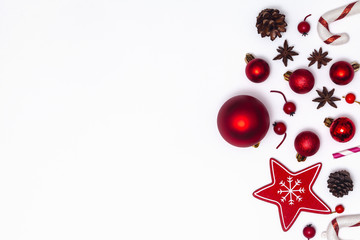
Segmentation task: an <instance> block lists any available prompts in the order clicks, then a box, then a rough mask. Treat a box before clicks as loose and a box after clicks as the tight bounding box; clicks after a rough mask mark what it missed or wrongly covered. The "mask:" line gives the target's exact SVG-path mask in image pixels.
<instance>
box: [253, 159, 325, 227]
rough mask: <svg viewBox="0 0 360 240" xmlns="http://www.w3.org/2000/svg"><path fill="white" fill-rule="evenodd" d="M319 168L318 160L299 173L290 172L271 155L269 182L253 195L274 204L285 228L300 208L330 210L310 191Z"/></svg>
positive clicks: (323, 212)
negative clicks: (270, 180)
mask: <svg viewBox="0 0 360 240" xmlns="http://www.w3.org/2000/svg"><path fill="white" fill-rule="evenodd" d="M320 170H321V163H317V164H315V165H312V166H310V167H308V168H306V169H303V170H301V171H299V172H291V171H290V170H288V169H287V168H286V167H285V166H284V165H282V164H281V163H280V162H278V161H277V160H275V159H273V158H272V159H270V172H271V179H272V182H271V183H270V184H268V185H266V186H264V187H262V188H260V189H258V190H256V191H255V192H254V193H253V195H254V197H256V198H258V199H260V200H263V201H266V202H269V203H272V204H275V205H277V207H278V209H279V216H280V222H281V226H282V228H283V230H284V231H287V230H289V229H290V228H291V226H292V225H293V224H294V222H295V220H296V218H297V217H298V216H299V214H300V212H302V211H304V212H312V213H322V214H330V213H331V210H330V208H329V207H328V206H327V205H326V204H325V203H324V202H323V201H322V200H321V199H320V198H319V197H318V196H317V195H316V194H315V193H314V192H313V190H312V186H313V185H314V183H315V181H316V178H317V177H318V175H319V173H320ZM269 221H270V220H269Z"/></svg>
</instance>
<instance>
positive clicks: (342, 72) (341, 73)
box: [330, 61, 354, 85]
mask: <svg viewBox="0 0 360 240" xmlns="http://www.w3.org/2000/svg"><path fill="white" fill-rule="evenodd" d="M330 78H331V80H332V81H333V82H334V83H336V84H338V85H346V84H348V83H350V82H351V81H352V80H353V78H354V68H353V66H352V65H351V64H350V63H348V62H345V61H339V62H336V63H334V64H333V65H332V66H331V68H330Z"/></svg>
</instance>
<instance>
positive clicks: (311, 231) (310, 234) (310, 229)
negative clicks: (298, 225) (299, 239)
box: [303, 224, 316, 239]
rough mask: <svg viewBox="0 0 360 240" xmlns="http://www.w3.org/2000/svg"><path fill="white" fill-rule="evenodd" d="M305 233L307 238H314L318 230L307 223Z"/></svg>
mask: <svg viewBox="0 0 360 240" xmlns="http://www.w3.org/2000/svg"><path fill="white" fill-rule="evenodd" d="M303 234H304V236H305V237H306V238H307V239H310V238H313V237H314V236H315V234H316V230H315V228H314V227H313V226H312V225H311V224H310V225H307V226H306V227H305V228H304V230H303Z"/></svg>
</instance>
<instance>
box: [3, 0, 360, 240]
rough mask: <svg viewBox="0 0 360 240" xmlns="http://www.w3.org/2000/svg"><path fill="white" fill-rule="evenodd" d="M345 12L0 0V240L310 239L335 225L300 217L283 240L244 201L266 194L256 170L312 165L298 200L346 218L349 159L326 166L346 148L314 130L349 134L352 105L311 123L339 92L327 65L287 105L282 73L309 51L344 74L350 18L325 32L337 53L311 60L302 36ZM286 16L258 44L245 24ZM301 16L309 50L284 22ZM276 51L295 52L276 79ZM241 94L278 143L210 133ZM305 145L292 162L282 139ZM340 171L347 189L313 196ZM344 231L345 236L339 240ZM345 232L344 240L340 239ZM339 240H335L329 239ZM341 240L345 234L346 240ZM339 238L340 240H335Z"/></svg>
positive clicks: (309, 4) (314, 7)
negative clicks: (340, 122)
mask: <svg viewBox="0 0 360 240" xmlns="http://www.w3.org/2000/svg"><path fill="white" fill-rule="evenodd" d="M347 3H349V1H338V0H328V1H310V0H303V1H286V0H278V1H265V0H264V1H260V0H259V1H246V2H245V1H239V0H238V1H235V0H226V1H205V0H185V1H166V0H164V1H160V0H154V1H145V0H144V1H135V0H134V1H130V0H128V1H121V0H120V1H115V0H102V1H100V0H92V1H91V0H89V1H85V0H34V1H25V0H11V1H10V0H3V1H1V2H0V239H4V240H5V239H6V240H13V239H16V240H20V239H22V240H30V239H36V240H45V239H46V240H48V239H51V240H57V239H61V240H63V239H76V240H77V239H107V240H112V239H119V240H120V239H121V240H135V239H136V240H138V239H139V240H145V239H157V240H165V239H166V240H168V239H171V240H183V239H188V240H189V239H193V240H199V239H204V240H205V239H206V240H218V239H226V240H232V239H252V240H254V239H277V240H285V239H305V238H304V237H303V236H302V229H303V227H304V226H305V225H306V224H309V223H312V224H314V225H315V227H316V229H317V235H316V236H315V238H314V239H321V236H320V235H321V232H322V231H323V230H325V229H326V227H327V225H328V223H329V222H330V221H331V219H332V218H334V217H336V216H337V215H336V214H332V215H318V214H312V213H306V212H305V213H304V212H303V213H301V214H300V216H299V218H298V220H297V221H296V222H295V224H294V225H293V227H292V228H291V229H290V230H289V231H288V232H283V231H282V229H281V226H280V221H279V217H278V210H277V207H276V206H275V205H272V204H269V203H266V202H263V201H260V200H258V199H255V198H254V197H253V196H252V193H253V191H255V190H256V189H258V188H260V187H262V186H264V185H266V184H268V183H270V181H271V178H270V171H269V159H270V158H271V157H274V158H276V159H278V160H279V161H281V162H282V163H283V164H285V165H286V166H287V167H288V168H289V169H290V170H292V171H294V172H295V171H299V170H301V169H303V168H305V167H308V166H310V165H312V164H314V163H317V162H322V163H323V168H322V171H321V173H320V175H319V178H318V180H317V182H316V183H315V185H314V191H315V192H316V193H317V194H318V195H319V196H320V197H321V198H322V199H323V200H324V201H325V202H326V203H327V204H328V205H329V206H330V207H331V208H332V209H334V207H335V206H336V205H337V204H339V203H342V204H343V205H344V206H345V208H346V210H345V213H344V214H357V213H360V206H359V203H358V202H359V201H358V200H359V198H360V189H359V187H358V186H359V185H360V178H359V175H358V173H359V172H360V162H359V160H360V159H359V158H360V154H359V155H356V154H354V155H352V156H349V157H346V158H342V159H338V160H334V159H332V156H331V154H332V153H333V152H335V151H339V150H343V149H345V148H348V147H353V146H356V145H358V144H359V138H360V134H359V133H357V134H356V135H355V137H354V139H353V140H352V141H350V142H348V143H343V144H341V143H337V142H335V141H334V140H332V139H331V137H330V134H329V130H328V128H326V127H325V126H324V125H323V120H324V118H325V117H334V118H336V117H340V116H348V117H350V118H352V119H353V120H354V122H355V124H356V125H357V126H360V125H359V124H360V120H359V117H358V116H359V113H360V105H358V104H353V105H349V104H347V103H345V101H341V102H337V105H338V109H334V108H332V107H330V106H329V105H326V106H325V107H323V108H322V109H320V110H316V106H317V105H316V103H313V102H311V100H312V99H313V98H315V97H317V94H316V92H315V89H321V88H322V87H323V86H326V87H328V89H329V90H330V89H332V88H333V87H335V88H336V90H335V96H338V97H341V96H343V95H345V94H346V93H348V92H350V91H353V92H354V93H355V94H357V95H358V96H359V97H360V90H359V86H360V83H359V81H360V75H359V74H360V73H357V74H356V77H355V79H354V81H353V82H352V83H351V84H349V85H347V86H336V85H334V84H333V83H332V82H331V81H330V79H329V77H328V72H329V68H330V65H331V64H329V65H328V66H326V67H323V68H321V69H320V70H317V68H316V66H315V65H314V66H312V67H310V70H311V71H312V72H313V74H314V75H315V78H316V84H315V87H314V89H313V91H311V92H310V93H308V94H306V95H297V94H295V93H293V92H292V91H291V90H290V88H289V86H288V83H287V82H286V81H285V80H283V77H282V74H283V73H284V72H285V71H287V70H296V69H297V68H300V67H306V66H307V64H308V60H307V57H308V56H309V54H310V53H311V52H312V51H313V49H319V47H321V46H322V47H323V49H324V50H326V51H329V56H330V57H331V58H333V59H334V60H333V61H332V62H331V63H334V62H335V61H338V60H347V61H350V62H351V61H354V60H357V61H360V56H359V47H358V45H359V44H358V43H359V41H360V32H359V31H358V30H357V29H356V26H358V25H359V23H360V16H353V17H351V18H349V19H345V20H342V21H339V22H338V23H336V24H332V25H331V29H332V31H333V32H343V31H345V32H348V33H349V34H350V36H351V40H350V42H349V43H347V44H346V45H343V46H336V47H334V46H325V45H324V44H323V43H322V42H321V40H320V39H319V37H318V35H317V32H316V22H317V20H318V18H319V17H320V16H321V15H322V14H323V13H325V12H326V11H328V10H330V9H333V8H336V7H339V6H342V5H344V4H347ZM268 7H271V8H279V9H280V10H281V12H283V13H284V14H286V21H287V23H288V27H287V32H286V33H285V34H283V37H282V38H281V39H276V40H275V41H273V42H272V41H270V39H269V38H261V37H260V35H258V34H257V32H256V28H255V19H256V16H257V15H258V13H259V12H260V11H261V10H262V9H264V8H268ZM309 13H312V14H313V15H312V16H311V17H310V18H308V21H309V22H310V23H311V31H310V33H309V36H307V37H303V36H301V35H300V34H299V33H298V32H297V24H298V23H299V22H300V21H302V19H303V18H304V17H305V16H306V15H307V14H309ZM284 39H288V41H289V44H290V45H294V46H295V50H296V51H298V52H299V53H300V55H299V56H297V57H295V61H294V62H289V65H288V68H285V67H284V66H283V64H282V62H281V61H272V58H273V57H275V55H276V54H277V53H276V48H277V47H278V46H279V45H282V44H283V41H284ZM247 52H250V53H253V54H254V55H255V56H257V57H262V58H264V59H266V60H267V61H268V62H269V64H270V66H271V75H270V77H269V78H268V80H267V81H266V82H264V83H261V84H254V83H252V82H250V81H249V80H247V79H246V76H245V73H244V69H245V62H244V56H245V54H246V53H247ZM271 89H276V90H282V91H284V92H285V93H286V96H287V98H288V99H289V100H292V101H294V102H296V104H297V109H298V110H297V112H296V115H295V116H294V117H290V116H288V115H285V114H284V113H283V111H282V106H283V104H284V102H283V99H282V97H281V96H280V95H278V94H270V93H269V91H270V90H271ZM237 94H251V95H253V96H256V97H258V98H259V99H261V100H262V101H263V102H264V103H265V104H266V106H267V108H268V110H269V113H270V116H271V122H274V121H279V120H282V121H284V122H285V123H286V124H287V127H288V131H287V133H288V138H287V139H286V141H285V143H284V144H283V146H281V148H279V149H278V150H276V149H275V147H276V146H277V144H278V143H279V142H280V141H281V139H282V136H278V135H276V134H275V133H274V132H273V130H272V129H271V128H270V130H269V132H268V134H267V136H266V137H265V138H264V139H263V141H262V142H261V145H260V147H259V148H258V149H254V148H246V149H241V148H236V147H233V146H231V145H229V144H227V143H226V142H225V141H224V140H223V139H222V138H221V136H220V134H219V133H218V130H217V126H216V117H217V112H218V110H219V108H220V107H221V105H222V104H223V103H224V102H225V101H226V100H227V99H228V98H230V97H232V96H234V95H237ZM306 129H310V130H313V131H316V132H317V133H318V135H319V137H320V139H321V148H320V150H319V152H318V153H317V154H316V155H315V156H313V157H310V158H308V160H307V161H306V162H304V163H298V162H297V161H296V159H295V154H296V152H295V149H294V147H293V141H294V138H295V136H296V135H297V134H298V133H299V132H301V131H302V130H306ZM341 169H346V170H348V171H350V173H351V175H352V178H353V181H354V184H355V187H354V191H353V192H351V193H350V194H349V195H348V196H346V197H344V198H342V199H337V198H335V197H333V196H332V195H331V194H330V193H329V192H328V190H327V186H326V185H327V183H326V180H327V178H328V175H329V174H330V172H332V171H335V170H341ZM353 231H358V232H357V234H359V230H356V229H353ZM344 233H345V232H344ZM345 235H346V234H345ZM350 235H351V233H350ZM350 235H348V236H350Z"/></svg>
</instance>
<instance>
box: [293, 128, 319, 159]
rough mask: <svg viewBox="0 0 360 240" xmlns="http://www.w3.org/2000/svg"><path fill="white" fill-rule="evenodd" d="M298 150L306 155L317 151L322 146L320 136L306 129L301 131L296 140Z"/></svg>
mask: <svg viewBox="0 0 360 240" xmlns="http://www.w3.org/2000/svg"><path fill="white" fill-rule="evenodd" d="M294 145H295V149H296V151H297V152H298V153H299V154H300V155H302V156H305V157H309V156H312V155H314V154H315V153H317V151H318V150H319V148H320V139H319V137H318V136H317V135H316V134H315V133H313V132H311V131H304V132H301V133H299V134H298V135H297V136H296V138H295V141H294Z"/></svg>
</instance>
